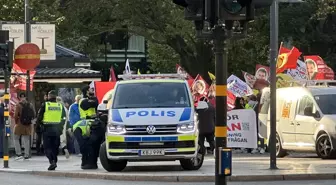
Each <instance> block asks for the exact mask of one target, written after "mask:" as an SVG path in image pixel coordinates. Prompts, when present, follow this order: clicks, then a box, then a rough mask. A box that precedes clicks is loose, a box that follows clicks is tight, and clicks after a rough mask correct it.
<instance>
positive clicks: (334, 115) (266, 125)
mask: <svg viewBox="0 0 336 185" xmlns="http://www.w3.org/2000/svg"><path fill="white" fill-rule="evenodd" d="M335 82H336V81H325V82H323V81H317V82H316V83H315V82H314V81H308V82H305V83H304V84H303V85H302V86H296V87H285V88H279V89H277V92H276V93H277V94H276V96H277V97H276V123H277V125H276V131H277V133H276V154H277V156H278V157H284V156H286V155H287V154H288V151H301V152H302V151H303V152H316V153H317V155H318V156H319V157H320V158H323V159H328V158H335V157H336V87H335V86H334V85H335ZM331 84H332V85H331ZM260 104H261V109H260V112H259V121H260V123H261V125H260V129H259V133H260V135H261V136H263V137H265V138H269V135H270V114H269V111H270V89H269V88H265V89H264V90H263V94H262V97H261V101H260Z"/></svg>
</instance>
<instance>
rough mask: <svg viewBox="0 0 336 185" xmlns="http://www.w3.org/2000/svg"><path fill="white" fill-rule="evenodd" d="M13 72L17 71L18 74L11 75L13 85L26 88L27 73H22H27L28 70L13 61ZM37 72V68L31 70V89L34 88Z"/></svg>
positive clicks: (16, 87) (21, 88)
mask: <svg viewBox="0 0 336 185" xmlns="http://www.w3.org/2000/svg"><path fill="white" fill-rule="evenodd" d="M12 73H17V75H14V74H13V75H11V80H10V83H11V86H13V87H14V88H15V89H19V90H23V91H25V90H26V82H27V75H22V74H25V73H27V70H25V69H22V68H20V67H19V66H18V65H16V64H15V63H13V68H12ZM35 74H36V71H35V70H32V71H30V90H31V91H32V90H33V79H34V76H35Z"/></svg>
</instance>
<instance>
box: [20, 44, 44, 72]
mask: <svg viewBox="0 0 336 185" xmlns="http://www.w3.org/2000/svg"><path fill="white" fill-rule="evenodd" d="M14 58H15V61H14V63H15V64H17V65H18V66H19V67H20V68H22V69H25V70H34V69H35V68H36V67H37V66H38V65H39V64H40V48H39V47H38V46H37V45H36V44H33V43H26V44H22V45H21V46H19V47H18V48H17V49H16V50H15V56H14Z"/></svg>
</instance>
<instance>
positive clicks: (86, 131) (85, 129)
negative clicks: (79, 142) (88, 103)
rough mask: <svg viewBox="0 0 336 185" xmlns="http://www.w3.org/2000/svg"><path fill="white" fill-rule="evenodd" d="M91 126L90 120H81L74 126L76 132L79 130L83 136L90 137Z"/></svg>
mask: <svg viewBox="0 0 336 185" xmlns="http://www.w3.org/2000/svg"><path fill="white" fill-rule="evenodd" d="M90 125H91V122H90V121H88V120H80V121H77V122H76V123H75V124H74V125H73V126H72V128H73V131H75V130H76V129H77V128H78V129H80V130H81V131H82V136H90Z"/></svg>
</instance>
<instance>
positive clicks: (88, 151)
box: [72, 86, 100, 170]
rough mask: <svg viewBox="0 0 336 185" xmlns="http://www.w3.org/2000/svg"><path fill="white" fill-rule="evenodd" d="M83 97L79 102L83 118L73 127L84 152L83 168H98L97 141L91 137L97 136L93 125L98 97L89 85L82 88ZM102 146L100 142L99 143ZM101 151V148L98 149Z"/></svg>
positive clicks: (82, 152)
mask: <svg viewBox="0 0 336 185" xmlns="http://www.w3.org/2000/svg"><path fill="white" fill-rule="evenodd" d="M82 92H83V99H82V100H81V101H80V102H79V114H80V118H81V120H80V121H78V122H77V123H75V124H74V125H73V127H72V129H73V131H74V135H75V137H76V139H77V142H78V144H79V147H80V151H81V154H82V164H81V168H82V169H83V170H84V169H97V168H98V166H97V159H98V156H95V154H96V152H95V151H93V150H96V149H95V147H94V146H95V145H96V142H95V141H92V139H91V138H95V137H96V136H95V132H92V130H91V126H92V123H94V121H95V119H96V117H97V107H98V99H97V98H96V97H95V96H94V92H93V90H92V89H90V87H89V86H86V87H84V88H83V89H82ZM98 145H99V146H100V144H98ZM98 152H99V149H98Z"/></svg>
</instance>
